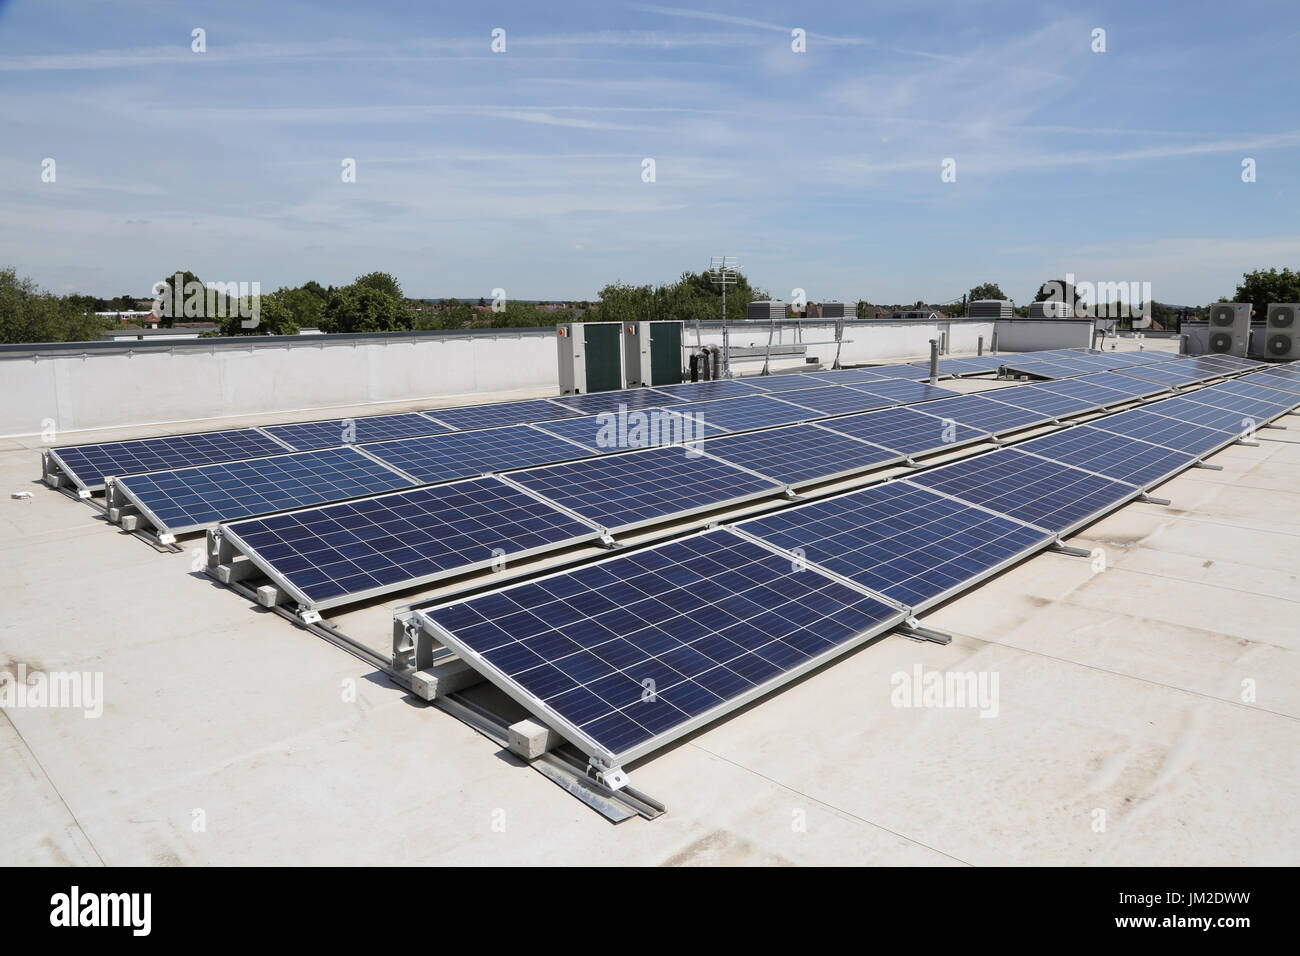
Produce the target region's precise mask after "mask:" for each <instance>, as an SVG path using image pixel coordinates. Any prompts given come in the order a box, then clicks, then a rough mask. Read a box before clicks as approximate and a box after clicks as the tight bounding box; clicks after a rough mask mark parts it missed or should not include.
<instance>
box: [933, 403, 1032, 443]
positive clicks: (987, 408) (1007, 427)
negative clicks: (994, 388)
mask: <svg viewBox="0 0 1300 956" xmlns="http://www.w3.org/2000/svg"><path fill="white" fill-rule="evenodd" d="M916 410H917V411H918V412H924V413H925V414H926V415H934V416H936V417H938V418H945V419H950V420H952V421H955V422H957V424H959V425H969V426H970V427H971V428H977V429H979V430H980V431H983V432H987V433H989V434H994V435H997V434H1000V433H1002V432H1007V431H1016V430H1017V429H1020V428H1026V427H1028V426H1030V425H1041V424H1043V423H1044V422H1050V421H1051V420H1052V416H1051V415H1049V414H1048V413H1046V412H1036V411H1033V410H1032V409H1027V408H1020V407H1018V406H1016V405H1008V404H1006V403H1005V402H998V401H994V400H993V399H991V398H985V397H984V396H983V395H961V396H959V397H957V398H943V399H940V400H939V401H937V402H926V403H925V404H924V405H918V406H916Z"/></svg>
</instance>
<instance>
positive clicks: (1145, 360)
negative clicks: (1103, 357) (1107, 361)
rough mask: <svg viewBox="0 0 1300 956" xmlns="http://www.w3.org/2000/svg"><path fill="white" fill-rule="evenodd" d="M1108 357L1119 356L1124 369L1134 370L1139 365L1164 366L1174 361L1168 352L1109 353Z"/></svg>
mask: <svg viewBox="0 0 1300 956" xmlns="http://www.w3.org/2000/svg"><path fill="white" fill-rule="evenodd" d="M1106 354H1107V355H1117V356H1119V357H1120V359H1121V360H1123V362H1124V365H1123V366H1120V367H1121V368H1122V367H1128V368H1133V367H1135V366H1139V365H1163V364H1164V363H1165V362H1169V361H1172V359H1171V358H1170V356H1169V353H1168V352H1118V351H1116V352H1107V353H1106Z"/></svg>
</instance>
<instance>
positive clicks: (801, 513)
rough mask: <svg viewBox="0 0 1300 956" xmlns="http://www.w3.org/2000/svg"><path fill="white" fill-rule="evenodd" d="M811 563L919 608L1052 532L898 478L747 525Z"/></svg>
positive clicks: (748, 529)
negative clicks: (799, 550)
mask: <svg viewBox="0 0 1300 956" xmlns="http://www.w3.org/2000/svg"><path fill="white" fill-rule="evenodd" d="M739 528H740V529H741V530H743V531H746V532H748V533H749V534H752V535H754V536H755V537H759V538H762V539H763V540H764V541H767V542H769V543H770V544H773V545H776V546H777V547H779V548H784V549H785V550H787V551H790V550H793V549H795V548H799V549H802V551H801V552H796V553H802V556H803V558H804V560H806V561H809V562H812V563H813V564H815V565H818V566H820V567H823V568H826V569H827V570H829V571H834V572H836V573H837V574H842V575H843V576H844V577H846V578H849V579H850V580H852V581H854V582H856V583H857V584H861V585H862V586H864V587H868V588H871V589H872V590H874V591H877V592H878V593H880V594H884V595H885V596H886V597H889V598H892V599H893V600H895V601H899V602H900V603H902V604H906V605H907V606H909V607H912V608H916V607H919V606H920V605H923V604H926V603H927V602H931V601H935V600H937V599H942V598H943V597H945V596H947V595H949V594H950V593H951V592H953V591H954V590H956V589H958V588H961V587H962V586H964V585H969V584H971V583H973V582H974V581H975V580H977V579H979V578H981V577H983V576H985V575H987V574H988V573H990V572H991V571H993V570H994V569H996V568H997V567H999V566H1000V565H1004V564H1006V563H1009V562H1010V561H1012V560H1014V559H1015V558H1017V557H1020V556H1023V555H1024V554H1026V553H1027V552H1030V551H1033V550H1036V549H1038V548H1040V547H1042V546H1043V545H1045V544H1047V543H1048V542H1049V541H1050V540H1051V539H1052V536H1051V535H1050V534H1048V533H1047V532H1044V531H1040V530H1038V529H1036V528H1031V527H1029V526H1028V525H1025V524H1022V523H1020V522H1018V521H1012V520H1011V519H1010V518H1006V517H1003V516H1001V515H995V514H990V513H989V512H987V511H983V510H981V509H979V508H974V507H971V506H970V505H967V504H963V503H961V502H959V501H953V500H952V499H950V498H944V497H943V496H941V495H936V494H934V493H933V492H930V491H926V490H925V489H923V488H917V487H915V486H914V485H911V484H908V483H907V482H899V481H893V482H889V483H888V484H884V485H875V486H873V487H871V488H864V489H862V490H861V491H854V492H851V493H849V494H846V495H839V496H837V497H835V498H830V499H827V500H825V501H817V502H814V503H812V504H808V505H800V506H799V507H797V508H787V509H786V510H784V511H780V512H777V513H776V514H773V515H768V516H766V517H762V518H755V519H752V520H750V521H744V522H741V524H740V525H739Z"/></svg>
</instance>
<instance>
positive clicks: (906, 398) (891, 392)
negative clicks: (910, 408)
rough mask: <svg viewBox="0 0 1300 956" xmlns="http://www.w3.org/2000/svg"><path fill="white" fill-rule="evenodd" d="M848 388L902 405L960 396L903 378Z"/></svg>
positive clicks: (950, 390)
mask: <svg viewBox="0 0 1300 956" xmlns="http://www.w3.org/2000/svg"><path fill="white" fill-rule="evenodd" d="M846 387H847V388H852V389H855V390H856V391H859V392H866V393H867V394H868V395H875V396H876V397H877V398H883V399H887V400H888V401H890V402H893V403H895V404H900V405H913V404H915V403H917V402H928V401H931V400H932V399H936V398H952V397H953V396H955V395H957V394H959V393H958V392H954V391H953V390H952V389H948V388H940V387H939V386H937V385H928V384H925V383H923V382H909V381H908V380H907V379H901V378H896V379H893V380H891V381H887V382H862V383H860V384H857V385H848V386H846Z"/></svg>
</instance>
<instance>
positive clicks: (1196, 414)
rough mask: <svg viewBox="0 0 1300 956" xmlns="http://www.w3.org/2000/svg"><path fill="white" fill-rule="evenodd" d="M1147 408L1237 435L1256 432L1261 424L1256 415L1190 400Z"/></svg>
mask: <svg viewBox="0 0 1300 956" xmlns="http://www.w3.org/2000/svg"><path fill="white" fill-rule="evenodd" d="M1145 407H1146V408H1148V409H1150V410H1151V411H1153V412H1155V413H1156V414H1157V415H1165V416H1167V417H1169V418H1176V419H1178V420H1179V421H1183V422H1191V423H1192V424H1193V425H1203V426H1205V427H1206V428H1214V429H1218V430H1219V431H1224V432H1232V433H1234V434H1237V435H1241V434H1243V433H1245V432H1248V431H1254V430H1255V427H1256V426H1257V425H1258V424H1259V419H1258V418H1257V417H1256V416H1254V415H1247V414H1244V413H1242V412H1237V411H1231V410H1229V409H1226V408H1215V407H1214V406H1213V405H1206V404H1205V403H1204V402H1194V401H1192V400H1191V399H1190V398H1171V399H1168V400H1167V401H1163V402H1154V403H1152V404H1150V405H1147V406H1145Z"/></svg>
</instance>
